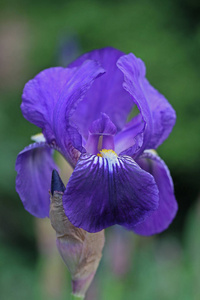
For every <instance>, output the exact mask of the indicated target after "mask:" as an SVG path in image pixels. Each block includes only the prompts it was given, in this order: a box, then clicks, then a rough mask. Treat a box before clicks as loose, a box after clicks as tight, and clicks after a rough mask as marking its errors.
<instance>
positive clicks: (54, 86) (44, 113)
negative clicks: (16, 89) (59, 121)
mask: <svg viewBox="0 0 200 300" xmlns="http://www.w3.org/2000/svg"><path fill="white" fill-rule="evenodd" d="M75 70H76V68H74V69H65V68H61V67H56V68H50V69H46V70H44V71H42V72H40V73H39V74H38V75H37V76H35V78H34V79H32V80H30V81H28V83H27V84H26V85H25V87H24V90H23V94H22V104H21V110H22V113H23V116H24V117H25V118H26V119H27V120H28V121H29V122H31V123H33V124H35V125H36V126H38V127H40V128H42V130H43V133H44V135H45V138H46V139H47V141H48V142H49V143H50V142H51V141H53V140H54V141H55V135H54V132H53V128H52V127H53V111H54V108H55V105H56V103H57V101H58V99H59V97H60V93H61V92H62V90H63V88H64V86H65V85H66V82H68V81H69V80H70V79H71V77H72V76H73V74H74V72H75Z"/></svg>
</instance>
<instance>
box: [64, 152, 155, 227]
mask: <svg viewBox="0 0 200 300" xmlns="http://www.w3.org/2000/svg"><path fill="white" fill-rule="evenodd" d="M63 206H64V210H65V213H66V215H67V217H68V218H69V220H70V222H71V223H72V224H73V225H74V226H76V227H80V228H83V229H85V230H86V231H88V232H97V231H100V230H102V229H103V228H106V227H108V226H111V225H114V224H120V225H123V226H126V227H131V228H132V227H133V226H134V225H136V224H137V223H139V222H142V221H144V219H145V218H146V217H147V216H148V215H150V214H151V213H152V212H153V211H154V210H156V209H157V207H158V189H157V186H156V183H155V181H154V178H153V176H151V175H150V174H149V173H147V172H145V171H144V170H142V169H141V168H140V167H139V166H138V165H137V164H136V163H135V161H134V160H133V159H132V158H130V157H127V156H123V157H117V156H116V155H114V156H113V157H111V158H108V159H107V158H103V157H99V156H96V155H88V154H83V155H81V157H80V159H79V161H78V163H77V165H76V167H75V169H74V172H73V173H72V176H71V177H70V179H69V182H68V184H67V187H66V190H65V192H64V195H63Z"/></svg>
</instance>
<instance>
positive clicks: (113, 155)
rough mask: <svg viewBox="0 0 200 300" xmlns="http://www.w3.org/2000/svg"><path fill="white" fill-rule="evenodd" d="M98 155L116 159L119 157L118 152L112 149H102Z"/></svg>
mask: <svg viewBox="0 0 200 300" xmlns="http://www.w3.org/2000/svg"><path fill="white" fill-rule="evenodd" d="M97 156H100V157H103V158H108V159H109V160H115V159H116V158H117V157H118V155H117V153H115V151H113V150H111V149H102V150H101V151H100V153H98V154H97Z"/></svg>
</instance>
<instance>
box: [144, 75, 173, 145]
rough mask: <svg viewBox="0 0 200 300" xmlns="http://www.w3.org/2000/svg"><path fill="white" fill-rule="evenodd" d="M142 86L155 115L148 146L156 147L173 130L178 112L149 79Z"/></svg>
mask: <svg viewBox="0 0 200 300" xmlns="http://www.w3.org/2000/svg"><path fill="white" fill-rule="evenodd" d="M142 86H143V90H144V93H145V95H146V97H147V98H148V102H149V106H150V109H151V111H152V117H153V132H152V134H151V140H150V143H149V145H148V148H150V149H156V148H157V147H158V146H159V145H161V144H162V143H163V142H164V140H165V139H166V138H167V137H168V135H169V134H170V132H171V131H172V128H173V126H174V124H175V122H176V113H175V111H174V109H173V108H172V106H171V105H170V104H169V102H168V101H167V99H166V98H165V97H164V96H163V95H162V94H160V93H159V92H158V91H157V90H156V89H155V88H154V87H153V86H152V85H151V84H150V83H149V82H148V80H147V79H144V80H143V82H142Z"/></svg>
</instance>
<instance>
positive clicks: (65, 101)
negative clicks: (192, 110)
mask: <svg viewBox="0 0 200 300" xmlns="http://www.w3.org/2000/svg"><path fill="white" fill-rule="evenodd" d="M135 107H137V109H138V111H139V113H138V114H137V115H136V116H135V117H133V118H132V119H131V120H130V121H128V116H129V115H130V113H131V111H132V110H133V109H134V108H135ZM21 109H22V113H23V115H24V117H25V118H26V119H27V120H28V121H29V122H31V123H33V124H35V125H36V126H38V127H40V128H41V129H42V133H43V139H42V140H41V141H38V142H36V143H34V144H31V145H29V146H28V147H26V148H25V149H24V150H23V151H21V152H20V153H19V155H18V157H17V161H16V170H17V173H18V174H17V179H16V190H17V192H18V194H19V195H20V198H21V200H22V202H23V205H24V207H25V209H26V210H27V211H29V212H30V213H31V214H32V215H34V216H36V217H39V218H44V217H48V216H49V203H50V200H49V193H48V191H49V189H50V186H51V174H52V170H53V169H56V168H57V167H56V165H55V163H54V160H53V157H52V155H53V151H54V150H57V151H59V152H60V153H61V154H62V155H63V156H64V157H65V158H66V160H67V161H68V162H69V163H70V164H71V165H72V166H73V168H74V171H73V173H72V175H71V177H70V179H69V182H68V184H67V187H66V190H65V192H64V194H63V206H64V210H65V213H66V216H67V217H68V219H69V220H70V221H71V223H72V224H73V225H74V226H76V227H80V228H83V229H85V230H86V231H89V232H97V231H100V230H102V229H103V228H106V227H108V226H112V225H114V224H119V225H122V226H124V227H125V228H127V229H129V230H133V231H134V232H136V233H138V234H141V235H151V234H155V233H158V232H161V231H163V230H164V229H166V228H167V227H168V226H169V224H170V223H171V222H172V220H173V218H174V217H175V214H176V212H177V202H176V200H175V197H174V189H173V182H172V179H171V176H170V173H169V170H168V168H167V166H166V165H165V163H164V162H163V160H161V158H159V156H158V155H157V154H156V152H155V151H152V150H151V149H156V148H157V147H158V146H159V145H160V144H161V143H162V142H163V141H164V140H165V139H166V138H167V137H168V135H169V133H170V132H171V130H172V128H173V126H174V123H175V120H176V115H175V112H174V109H173V108H172V107H171V105H170V104H169V103H168V101H167V100H166V99H165V97H164V96H163V95H161V94H160V93H159V92H158V91H157V90H156V89H155V88H153V87H152V86H151V85H150V83H149V82H148V80H147V79H146V78H145V65H144V63H143V61H142V60H141V59H139V58H137V57H136V56H135V55H133V54H132V53H130V54H128V55H125V54H124V53H123V52H121V51H119V50H116V49H113V48H104V49H100V50H94V51H92V52H89V53H86V54H84V55H82V56H81V57H79V58H78V59H77V60H75V61H74V62H73V63H72V64H70V65H69V66H68V68H62V67H55V68H50V69H46V70H44V71H42V72H41V73H39V74H38V75H37V76H36V77H35V78H34V79H32V80H30V81H29V82H28V83H27V84H26V85H25V88H24V91H23V95H22V104H21Z"/></svg>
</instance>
